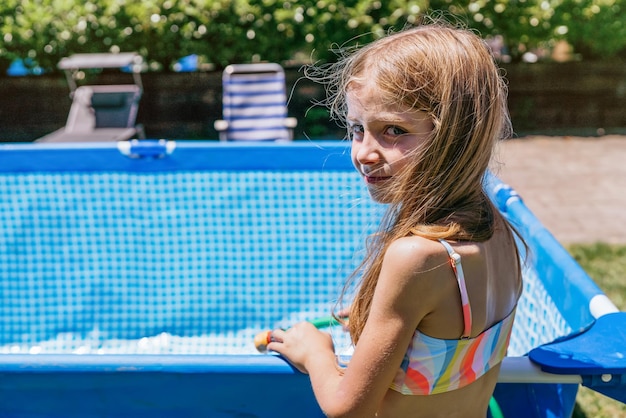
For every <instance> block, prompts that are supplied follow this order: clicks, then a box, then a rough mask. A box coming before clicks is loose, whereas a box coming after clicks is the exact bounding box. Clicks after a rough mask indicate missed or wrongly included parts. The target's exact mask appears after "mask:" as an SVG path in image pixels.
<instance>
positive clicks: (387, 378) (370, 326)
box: [268, 237, 441, 418]
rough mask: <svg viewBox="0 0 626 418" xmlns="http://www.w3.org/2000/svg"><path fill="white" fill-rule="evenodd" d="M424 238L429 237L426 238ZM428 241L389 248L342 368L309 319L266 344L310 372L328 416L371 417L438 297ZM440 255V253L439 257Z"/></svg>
mask: <svg viewBox="0 0 626 418" xmlns="http://www.w3.org/2000/svg"><path fill="white" fill-rule="evenodd" d="M424 241H427V242H426V243H425V242H424ZM429 243H432V241H428V240H424V239H423V238H417V237H408V238H402V239H400V240H397V241H396V242H394V243H393V244H392V245H391V246H390V247H389V249H388V251H387V253H386V255H385V258H384V261H383V266H382V270H381V274H380V277H379V280H378V284H377V286H376V290H375V294H374V298H373V300H372V307H371V311H370V315H369V317H368V319H367V322H366V324H365V328H364V329H363V332H362V334H361V337H360V340H359V342H358V344H357V345H356V347H355V351H354V354H353V356H352V359H351V360H350V363H349V364H348V366H347V368H346V369H345V370H340V369H339V367H338V365H337V360H336V357H335V353H334V348H333V344H332V340H331V338H330V335H328V334H327V333H324V332H320V331H319V330H317V329H315V327H313V326H312V325H311V324H309V323H299V324H296V325H295V326H294V327H292V328H291V329H289V330H288V331H275V332H274V337H275V338H276V340H277V342H274V343H270V344H269V345H268V349H270V350H273V351H276V352H278V353H280V354H282V355H283V356H285V357H286V358H287V360H289V361H290V362H291V363H292V364H293V365H294V366H295V367H297V368H298V369H299V370H301V371H303V372H304V373H308V374H309V375H310V378H311V384H312V386H313V391H314V393H315V396H316V399H317V401H318V403H319V405H320V407H321V408H322V410H323V411H324V413H325V414H327V416H329V417H339V416H341V417H352V416H353V417H359V418H364V417H370V416H374V415H375V414H376V411H377V410H378V408H379V406H380V404H381V402H382V400H383V398H384V396H385V394H386V393H387V391H388V390H389V387H390V385H391V382H392V380H393V378H394V376H395V374H396V373H397V371H398V370H399V368H400V364H401V362H402V359H403V357H404V354H405V352H406V350H407V347H408V345H409V342H410V341H411V338H412V336H413V333H414V332H415V329H416V328H417V325H418V324H419V322H420V321H421V319H422V318H423V317H424V316H426V314H427V313H428V312H430V311H431V310H432V308H433V307H434V304H435V303H436V302H437V301H438V300H439V298H438V296H437V293H438V288H437V286H435V285H433V284H434V283H437V282H441V281H437V280H434V278H435V277H436V274H437V272H436V271H435V270H433V266H435V265H436V264H441V258H439V259H438V260H437V257H433V256H430V255H429V252H432V251H433V249H435V248H436V250H438V251H439V252H441V250H440V248H439V247H438V246H437V247H434V246H432V245H428V244H429ZM440 257H441V256H440Z"/></svg>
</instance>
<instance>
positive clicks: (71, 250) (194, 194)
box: [0, 146, 571, 355]
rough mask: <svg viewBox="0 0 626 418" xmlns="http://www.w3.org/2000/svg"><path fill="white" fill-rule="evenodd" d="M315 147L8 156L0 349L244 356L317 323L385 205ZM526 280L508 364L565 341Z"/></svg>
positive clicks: (341, 345)
mask: <svg viewBox="0 0 626 418" xmlns="http://www.w3.org/2000/svg"><path fill="white" fill-rule="evenodd" d="M311 148H314V149H313V150H308V148H306V147H291V148H290V147H289V146H285V147H283V148H277V149H276V156H277V159H278V160H279V161H282V162H281V163H280V164H278V165H279V167H277V168H267V167H265V168H259V167H258V165H259V164H269V163H267V162H266V161H265V160H264V161H263V162H261V163H259V161H258V160H259V159H260V158H261V157H258V158H254V155H250V154H248V155H246V156H245V157H242V158H244V160H245V158H248V159H249V161H252V163H251V164H250V165H252V166H253V167H252V168H250V169H247V168H246V167H245V164H244V163H242V161H241V159H236V158H233V157H234V156H236V155H237V153H238V152H242V150H245V149H244V148H240V147H236V146H235V147H225V148H218V147H213V146H208V147H203V146H197V149H196V148H193V156H194V157H193V158H189V159H188V161H189V162H188V163H186V160H185V159H179V160H176V159H173V161H174V162H172V160H168V157H167V156H166V157H161V156H159V158H160V160H159V159H155V160H154V162H150V163H148V162H146V161H144V160H141V159H136V160H133V159H129V158H128V157H127V156H123V155H119V156H117V155H116V154H115V152H116V151H115V150H111V149H108V148H106V147H95V148H94V149H91V150H80V152H81V153H82V154H80V155H88V154H89V153H93V157H89V158H91V160H90V161H92V164H89V165H87V164H86V162H85V158H80V159H76V161H75V162H74V163H73V158H72V155H73V153H75V152H77V150H75V149H70V148H68V149H63V148H54V149H53V152H52V153H48V154H46V153H42V152H39V151H41V150H39V149H36V148H33V149H32V150H33V153H32V155H31V154H29V153H28V152H25V151H28V149H22V148H19V147H18V148H17V151H19V153H17V154H16V155H17V156H18V157H21V158H25V157H24V155H27V156H29V158H30V159H28V160H23V161H21V162H20V161H17V162H15V161H14V162H12V163H11V164H13V165H11V164H9V163H7V164H5V165H4V166H3V167H4V169H2V168H0V187H1V190H0V225H2V233H1V234H0V278H1V280H0V325H1V326H0V354H2V353H31V354H38V353H77V354H80V353H83V354H85V353H92V354H93V353H97V354H133V353H146V354H239V353H254V352H255V350H254V347H253V345H252V340H253V338H254V336H255V335H256V334H257V333H258V332H260V331H262V330H265V329H271V328H276V327H288V326H290V325H291V324H293V323H295V322H297V321H300V320H306V319H313V318H316V317H319V316H326V315H328V314H329V313H330V312H331V310H332V309H333V307H334V305H335V302H336V300H337V297H338V295H339V292H340V290H341V288H342V286H343V283H344V281H345V279H346V277H347V276H348V275H349V274H350V273H351V272H352V270H353V269H354V268H355V267H356V266H357V264H358V262H359V260H360V259H361V257H362V252H363V245H364V242H365V240H366V238H367V236H368V234H370V233H372V232H373V231H374V230H375V227H376V224H377V222H378V219H379V218H380V215H381V213H382V211H383V210H384V208H383V207H381V206H380V205H377V204H376V203H374V202H372V201H371V200H370V199H369V197H368V195H367V192H366V190H365V188H364V187H363V185H362V182H361V180H360V179H359V178H358V176H357V175H356V173H354V171H353V169H352V168H351V167H350V164H349V161H348V160H347V159H346V161H347V162H343V163H331V162H329V161H330V160H331V159H330V158H329V155H331V154H332V155H335V156H336V155H338V154H341V152H340V151H339V150H338V148H333V147H330V150H329V151H328V152H321V153H320V149H319V147H311ZM259 149H260V150H261V151H260V153H261V154H260V155H262V156H264V157H266V156H267V155H271V154H268V150H272V148H271V147H270V148H267V147H260V148H259ZM233 150H235V151H233ZM85 152H87V153H88V154H84V153H85ZM177 152H178V150H177V151H174V153H173V154H172V155H175V154H176V153H177ZM247 152H249V153H254V152H255V151H254V148H251V149H250V150H248V151H247ZM2 153H9V154H10V153H11V150H0V154H2ZM103 153H104V154H106V153H108V154H107V155H108V157H106V158H103V157H102V155H101V154H103ZM216 153H217V155H216ZM220 153H226V154H224V155H221V154H220ZM303 153H304V155H303ZM307 153H310V155H309V158H307V155H306V154H307ZM66 154H67V155H66ZM50 155H55V156H62V158H59V160H58V162H56V160H54V161H52V160H51V159H50ZM290 155H293V158H289V156H290ZM202 156H205V159H206V161H207V162H214V163H215V164H214V166H217V168H213V167H212V166H211V164H208V163H207V166H206V167H204V166H202V165H201V164H200V163H199V162H198V161H200V160H199V159H200V158H201V157H202ZM278 157H280V158H278ZM0 158H7V157H6V154H5V155H4V157H3V156H0ZM229 158H231V159H229ZM38 159H39V161H38ZM315 159H319V163H318V162H312V160H315ZM6 161H9V160H8V159H7V160H6ZM301 162H302V163H301ZM135 163H136V166H137V167H139V169H137V170H135V169H133V168H132V167H133V164H135ZM55 164H56V165H55ZM147 164H149V166H148V165H147ZM229 164H230V165H232V167H233V168H232V169H228V165H229ZM281 164H282V165H283V166H285V167H283V168H281V167H280V165H281ZM299 165H301V168H298V166H299ZM107 166H109V167H110V169H109V170H107ZM9 167H14V168H9ZM39 167H43V169H41V168H39ZM129 167H130V168H129ZM146 167H149V169H147V168H146ZM161 167H162V169H160V168H161ZM524 279H525V288H524V297H523V299H522V301H521V302H520V308H519V310H518V314H517V318H516V322H515V326H514V333H513V337H512V343H511V348H510V352H511V353H512V354H515V355H520V354H524V353H526V352H527V351H528V350H530V349H531V348H532V347H534V346H536V345H538V344H540V343H543V342H548V341H551V340H553V339H555V338H558V337H560V336H563V335H567V334H568V333H569V332H571V328H570V327H569V326H568V324H567V323H566V321H565V320H564V318H563V316H562V315H561V314H560V312H559V309H558V307H557V306H556V305H555V303H554V302H553V301H552V299H551V296H550V294H549V293H548V292H547V291H546V288H545V287H544V286H543V284H542V281H541V279H540V277H538V275H537V273H536V272H535V271H534V270H533V269H532V268H531V267H527V270H526V271H525V276H524ZM331 332H332V335H333V337H334V338H335V341H336V346H337V349H338V351H341V350H344V349H346V348H347V347H348V346H349V338H348V336H347V335H346V334H345V333H344V332H343V331H342V330H341V328H340V327H335V328H334V329H332V330H331Z"/></svg>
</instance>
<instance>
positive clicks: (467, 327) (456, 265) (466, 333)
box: [439, 239, 472, 338]
mask: <svg viewBox="0 0 626 418" xmlns="http://www.w3.org/2000/svg"><path fill="white" fill-rule="evenodd" d="M439 242H440V243H441V244H442V245H443V246H444V248H445V249H446V251H448V255H449V257H450V265H451V266H452V270H453V271H454V275H455V276H456V281H457V284H458V285H459V293H460V294H461V306H462V307H463V324H464V326H463V335H462V336H461V338H469V337H470V334H471V332H472V309H471V307H470V303H469V297H468V296H467V288H466V287H465V276H464V274H463V266H462V265H461V256H460V255H459V253H457V252H456V251H454V248H452V246H451V245H450V244H449V243H448V242H447V241H445V240H443V239H440V240H439Z"/></svg>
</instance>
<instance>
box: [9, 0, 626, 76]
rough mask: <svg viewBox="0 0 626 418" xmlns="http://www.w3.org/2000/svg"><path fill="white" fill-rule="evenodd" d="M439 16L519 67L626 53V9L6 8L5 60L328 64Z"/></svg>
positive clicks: (345, 0)
mask: <svg viewBox="0 0 626 418" xmlns="http://www.w3.org/2000/svg"><path fill="white" fill-rule="evenodd" d="M433 13H435V14H442V15H443V16H444V17H445V16H452V15H454V16H459V17H460V19H461V20H462V21H463V22H464V23H465V24H466V25H467V26H469V27H472V28H475V29H477V30H479V31H480V32H481V34H482V35H483V36H485V37H489V36H496V35H500V36H501V37H502V38H503V39H504V40H505V42H506V46H507V48H508V50H509V51H510V54H511V56H512V58H513V59H519V57H520V56H521V55H522V54H523V53H524V52H525V51H528V50H532V49H534V48H538V47H546V46H547V47H549V46H550V45H551V44H552V43H553V42H555V41H556V40H559V39H565V40H567V41H568V42H569V43H570V44H571V45H573V46H574V48H575V51H576V52H577V53H579V54H582V55H583V57H584V58H602V57H614V56H617V55H620V54H622V55H623V54H624V51H625V50H626V10H625V9H624V7H623V6H622V5H621V0H475V1H472V2H469V3H467V2H454V1H452V0H431V1H428V0H389V1H382V0H378V1H376V0H256V1H253V0H143V1H140V2H138V1H134V0H86V1H85V0H3V1H2V2H1V3H0V59H1V60H4V61H5V62H6V61H10V60H12V59H14V58H23V59H24V58H28V59H29V60H31V61H32V62H35V63H37V64H38V65H40V66H42V67H44V68H46V69H53V68H55V66H56V64H57V62H58V61H59V60H60V59H61V58H62V57H64V56H67V55H70V54H72V53H78V52H107V51H112V52H115V51H138V52H139V53H140V54H141V55H143V56H144V57H145V58H146V59H147V60H148V62H149V64H150V67H151V68H152V69H153V70H169V69H171V68H172V64H173V63H174V62H176V61H177V60H178V59H179V58H181V57H183V56H186V55H189V54H197V55H198V56H199V57H200V59H201V61H203V62H206V63H212V64H214V65H215V66H217V67H218V68H221V67H223V66H225V65H227V64H229V63H236V62H250V61H255V60H267V61H276V62H288V61H292V60H294V59H296V58H298V57H300V58H302V57H304V59H306V60H308V59H313V60H328V59H332V53H331V52H330V49H332V48H333V47H340V46H343V45H346V42H347V43H348V44H357V43H367V42H369V41H371V40H373V39H374V38H376V37H379V36H381V35H383V34H384V33H386V32H387V31H389V30H400V29H402V28H403V27H405V26H407V25H412V24H415V23H416V22H417V21H419V20H420V19H421V18H422V17H423V16H424V15H425V14H427V15H431V14H433Z"/></svg>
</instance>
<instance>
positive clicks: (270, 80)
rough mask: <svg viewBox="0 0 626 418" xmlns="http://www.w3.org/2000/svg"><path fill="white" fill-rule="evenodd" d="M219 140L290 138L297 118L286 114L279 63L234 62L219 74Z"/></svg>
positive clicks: (274, 139)
mask: <svg viewBox="0 0 626 418" xmlns="http://www.w3.org/2000/svg"><path fill="white" fill-rule="evenodd" d="M222 85H223V96H222V116H223V119H220V120H217V121H215V125H214V126H215V129H216V130H217V131H218V133H219V138H220V140H221V141H291V140H293V130H294V128H295V127H296V125H297V123H298V121H297V119H296V118H292V117H287V94H286V87H285V72H284V70H283V68H282V67H281V66H280V65H279V64H274V63H263V64H233V65H229V66H227V67H226V68H225V69H224V72H223V75H222Z"/></svg>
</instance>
